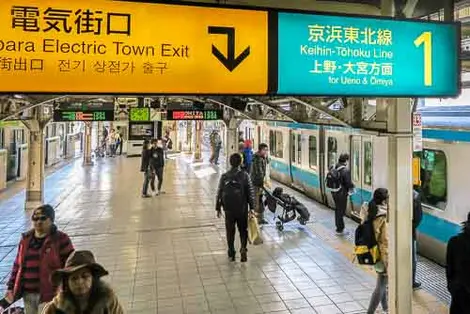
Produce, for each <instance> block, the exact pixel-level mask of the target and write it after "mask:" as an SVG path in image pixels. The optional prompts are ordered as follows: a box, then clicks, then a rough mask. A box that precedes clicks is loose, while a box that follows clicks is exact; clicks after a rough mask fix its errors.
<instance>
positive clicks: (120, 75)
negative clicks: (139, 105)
mask: <svg viewBox="0 0 470 314" xmlns="http://www.w3.org/2000/svg"><path fill="white" fill-rule="evenodd" d="M267 23H268V17H267V12H263V11H249V10H235V9H222V8H208V7H195V6H181V5H167V4H148V3H145V4H144V3H130V2H112V1H109V2H107V1H98V2H96V1H91V0H88V1H84V0H65V1H57V0H35V1H32V0H18V1H10V0H8V1H7V0H3V1H0V92H50V93H172V94H184V93H187V94H206V93H207V94H265V93H266V92H267V82H268V79H267V75H268V27H267Z"/></svg>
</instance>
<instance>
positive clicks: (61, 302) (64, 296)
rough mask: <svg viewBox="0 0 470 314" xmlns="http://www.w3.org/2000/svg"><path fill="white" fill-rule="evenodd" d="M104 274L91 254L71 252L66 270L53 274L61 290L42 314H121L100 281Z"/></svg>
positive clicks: (113, 298)
mask: <svg viewBox="0 0 470 314" xmlns="http://www.w3.org/2000/svg"><path fill="white" fill-rule="evenodd" d="M106 275H108V272H107V271H106V270H105V269H104V268H103V266H101V265H100V264H98V263H96V261H95V257H94V256H93V253H91V252H90V251H74V252H73V253H72V254H71V255H70V257H69V258H68V259H67V262H66V263H65V267H64V268H63V269H59V270H57V271H56V272H55V273H54V274H53V275H52V281H53V282H54V283H57V284H60V285H61V287H62V289H61V291H60V292H59V294H58V295H57V296H56V297H55V298H54V300H52V301H51V302H50V303H48V304H47V305H46V306H45V308H44V311H43V312H42V314H57V313H60V314H81V313H87V314H105V313H106V314H123V313H124V310H123V309H122V307H121V305H120V304H119V301H118V298H117V296H116V294H115V293H114V291H113V290H112V289H111V288H110V287H109V286H108V285H106V284H105V283H104V282H103V281H102V280H101V277H103V276H106Z"/></svg>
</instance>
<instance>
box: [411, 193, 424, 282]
mask: <svg viewBox="0 0 470 314" xmlns="http://www.w3.org/2000/svg"><path fill="white" fill-rule="evenodd" d="M421 220H423V207H422V205H421V194H420V193H419V192H417V191H416V190H413V230H412V232H413V243H412V258H413V263H412V265H413V289H419V288H420V287H421V283H420V282H417V281H416V265H417V263H418V252H417V242H416V229H417V228H418V226H419V224H420V223H421Z"/></svg>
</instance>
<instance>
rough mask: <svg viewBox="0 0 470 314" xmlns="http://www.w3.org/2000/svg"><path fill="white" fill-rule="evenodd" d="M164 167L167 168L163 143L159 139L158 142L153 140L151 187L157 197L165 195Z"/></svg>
mask: <svg viewBox="0 0 470 314" xmlns="http://www.w3.org/2000/svg"><path fill="white" fill-rule="evenodd" d="M164 166H165V151H164V150H163V141H162V140H161V139H158V140H156V139H153V140H152V150H151V157H150V169H151V171H152V178H151V180H150V187H151V189H152V190H153V191H154V192H155V195H158V194H161V193H164V192H162V184H163V167H164ZM155 176H156V177H157V179H158V189H157V190H155Z"/></svg>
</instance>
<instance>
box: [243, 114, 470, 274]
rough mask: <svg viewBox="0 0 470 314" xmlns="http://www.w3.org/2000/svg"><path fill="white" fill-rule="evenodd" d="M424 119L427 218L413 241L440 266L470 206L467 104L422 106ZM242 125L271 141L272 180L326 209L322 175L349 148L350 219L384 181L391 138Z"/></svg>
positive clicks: (308, 127)
mask: <svg viewBox="0 0 470 314" xmlns="http://www.w3.org/2000/svg"><path fill="white" fill-rule="evenodd" d="M463 110H465V112H466V113H462V111H463ZM443 111H445V112H443ZM467 113H468V116H467ZM422 117H423V118H422V120H423V150H422V152H420V153H418V156H417V157H420V158H421V165H420V167H421V169H420V180H421V194H422V202H423V208H424V217H423V221H422V223H421V225H420V226H419V228H418V247H419V252H420V254H421V255H423V256H425V257H428V258H430V259H432V260H434V261H436V262H438V263H439V264H441V265H444V264H445V252H446V246H447V242H448V240H449V239H450V237H452V236H453V235H455V234H457V233H459V232H460V229H461V222H462V221H464V220H465V219H466V217H467V213H468V212H469V211H470V199H469V196H468V195H467V193H468V191H466V189H467V188H468V187H469V186H470V176H469V175H468V171H467V167H468V165H467V163H466V162H467V158H468V156H470V110H469V109H466V108H461V107H456V108H455V107H454V108H453V109H452V110H450V109H449V110H444V109H439V110H437V109H430V110H422ZM244 126H245V132H244V133H245V135H246V136H247V137H250V138H253V139H254V143H255V145H257V144H259V143H260V142H266V143H267V144H268V145H269V149H270V175H271V177H272V178H273V179H275V180H277V181H279V182H281V183H283V184H286V185H288V186H292V187H294V188H295V189H297V190H299V191H301V192H303V193H304V194H306V195H307V196H309V197H311V198H313V199H315V200H316V201H318V202H320V203H322V204H325V205H327V206H329V207H331V208H334V203H333V199H332V197H331V193H330V192H328V191H327V190H326V187H325V184H324V182H325V177H326V174H327V172H328V169H329V168H330V167H331V166H332V165H334V164H335V163H336V162H337V160H338V157H339V155H340V154H341V153H344V152H347V153H349V154H350V168H351V177H352V180H353V182H354V184H355V186H356V193H355V194H353V195H352V196H351V198H350V202H349V204H348V210H347V215H348V216H349V217H351V218H353V219H355V220H357V219H358V218H359V211H360V208H361V205H362V204H363V203H364V202H367V201H369V200H370V199H371V196H372V192H373V190H374V188H376V187H379V186H385V187H386V183H387V171H386V170H385V169H387V168H388V166H387V164H388V159H389V155H388V139H387V137H386V136H383V135H380V134H379V133H377V132H371V131H362V130H358V129H353V128H347V127H337V126H328V125H316V124H298V123H289V122H264V121H258V122H250V124H248V123H247V124H244ZM242 127H243V125H242ZM255 147H256V146H255ZM384 170H385V171H384Z"/></svg>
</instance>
